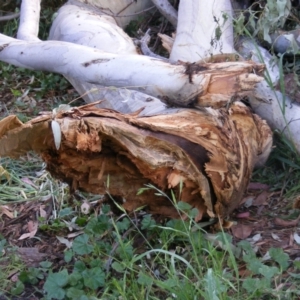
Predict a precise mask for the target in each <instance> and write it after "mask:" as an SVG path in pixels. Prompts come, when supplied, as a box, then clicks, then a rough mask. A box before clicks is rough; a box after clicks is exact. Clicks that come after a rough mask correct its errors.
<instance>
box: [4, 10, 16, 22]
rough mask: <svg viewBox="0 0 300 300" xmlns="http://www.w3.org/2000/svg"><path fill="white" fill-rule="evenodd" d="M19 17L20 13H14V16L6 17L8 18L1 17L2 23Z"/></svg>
mask: <svg viewBox="0 0 300 300" xmlns="http://www.w3.org/2000/svg"><path fill="white" fill-rule="evenodd" d="M19 16H20V13H19V12H18V13H14V14H9V15H6V16H1V17H0V22H4V21H9V20H12V19H15V18H18V17H19Z"/></svg>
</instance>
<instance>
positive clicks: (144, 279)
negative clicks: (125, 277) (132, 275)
mask: <svg viewBox="0 0 300 300" xmlns="http://www.w3.org/2000/svg"><path fill="white" fill-rule="evenodd" d="M137 282H138V283H139V284H141V285H146V286H150V285H152V284H153V278H152V277H150V276H149V275H147V274H145V273H142V272H139V276H138V280H137Z"/></svg>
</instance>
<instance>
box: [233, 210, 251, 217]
mask: <svg viewBox="0 0 300 300" xmlns="http://www.w3.org/2000/svg"><path fill="white" fill-rule="evenodd" d="M236 217H237V218H239V219H247V218H249V217H250V212H249V211H244V212H241V213H238V214H237V215H236Z"/></svg>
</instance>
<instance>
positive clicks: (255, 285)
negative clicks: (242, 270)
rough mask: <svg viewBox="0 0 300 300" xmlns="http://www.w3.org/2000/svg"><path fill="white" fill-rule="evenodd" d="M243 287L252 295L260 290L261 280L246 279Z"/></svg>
mask: <svg viewBox="0 0 300 300" xmlns="http://www.w3.org/2000/svg"><path fill="white" fill-rule="evenodd" d="M242 286H243V288H244V289H245V290H246V291H247V292H248V293H249V294H250V295H251V294H252V293H254V292H255V291H256V290H257V289H259V288H260V280H259V279H258V278H246V279H245V280H244V282H243V285H242Z"/></svg>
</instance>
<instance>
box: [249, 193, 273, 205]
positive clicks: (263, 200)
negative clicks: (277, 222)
mask: <svg viewBox="0 0 300 300" xmlns="http://www.w3.org/2000/svg"><path fill="white" fill-rule="evenodd" d="M268 196H269V193H268V192H267V191H263V192H262V193H260V194H259V195H258V196H257V197H256V198H255V199H254V201H253V204H252V205H253V206H261V205H268V203H267V200H268Z"/></svg>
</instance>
